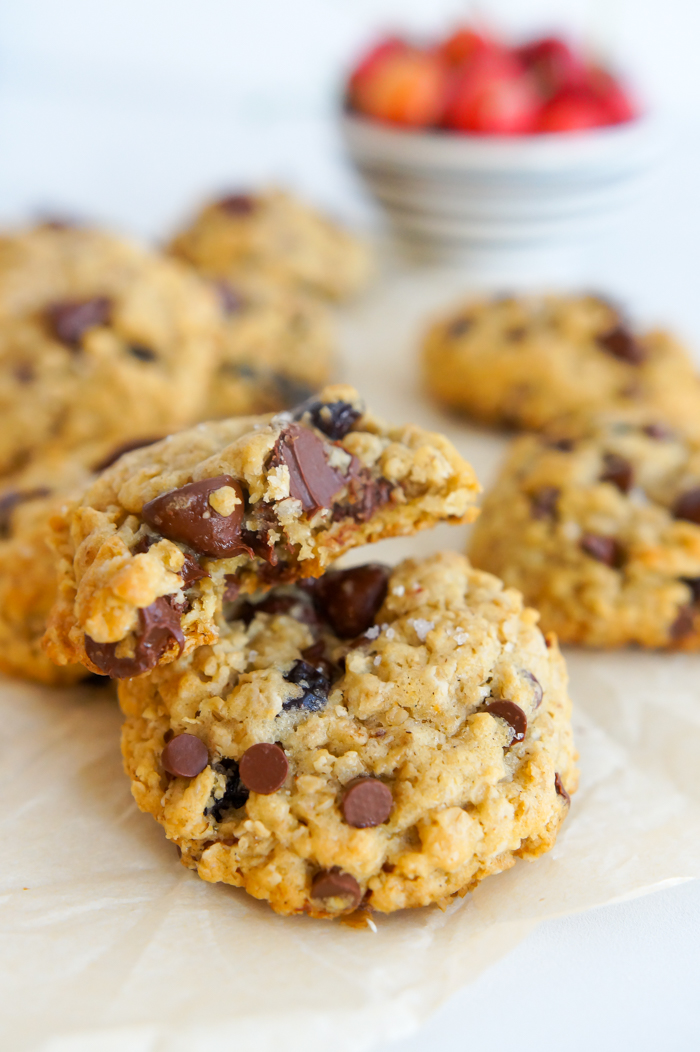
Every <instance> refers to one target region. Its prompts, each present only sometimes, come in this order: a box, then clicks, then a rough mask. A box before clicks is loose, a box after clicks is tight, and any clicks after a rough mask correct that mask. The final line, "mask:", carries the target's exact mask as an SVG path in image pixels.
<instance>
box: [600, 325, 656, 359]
mask: <svg viewBox="0 0 700 1052" xmlns="http://www.w3.org/2000/svg"><path fill="white" fill-rule="evenodd" d="M596 343H597V344H599V346H600V347H602V348H603V350H604V351H607V352H608V354H612V355H613V357H615V358H619V359H620V361H622V362H629V364H630V365H641V363H642V362H643V361H644V359H645V358H646V353H645V351H644V348H643V347H642V345H641V344H640V343H639V341H638V340H637V339H636V338H635V336H634V335H633V333H631V332H630V330H629V329H628V328H627V326H626V325H622V324H618V325H615V326H614V327H613V328H612V329H608V331H607V332H602V333H599V334H598V336H596Z"/></svg>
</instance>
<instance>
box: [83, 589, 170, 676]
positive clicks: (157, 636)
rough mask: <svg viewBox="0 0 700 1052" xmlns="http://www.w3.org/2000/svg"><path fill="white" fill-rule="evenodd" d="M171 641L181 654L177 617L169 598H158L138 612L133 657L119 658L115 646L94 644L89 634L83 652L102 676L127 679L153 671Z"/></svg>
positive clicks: (111, 644) (114, 644)
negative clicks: (175, 644)
mask: <svg viewBox="0 0 700 1052" xmlns="http://www.w3.org/2000/svg"><path fill="white" fill-rule="evenodd" d="M173 639H174V640H175V642H176V643H177V644H178V646H179V648H180V653H182V650H183V647H184V645H185V637H184V635H183V632H182V629H181V628H180V617H179V615H178V613H177V611H175V610H173V608H172V606H171V605H170V603H169V601H168V599H167V598H166V597H165V596H161V597H160V598H159V599H156V600H155V602H153V603H151V605H150V606H147V607H145V608H144V609H142V610H139V633H138V635H137V637H136V640H135V643H134V653H133V656H132V657H118V656H117V654H116V650H117V647H118V645H119V644H118V643H96V642H95V640H94V639H91V638H90V636H88V635H86V636H85V653H86V654H87V656H88V657H89V658H90V661H92V663H93V665H96V666H97V668H99V670H100V671H101V672H104V674H105V676H111V677H112V679H130V678H131V677H132V676H140V675H141V673H142V672H149V671H150V670H151V669H152V668H155V666H156V665H157V664H158V662H159V660H160V658H161V657H162V656H163V654H164V653H165V651H166V650H167V649H168V647H169V646H170V642H171V640H173Z"/></svg>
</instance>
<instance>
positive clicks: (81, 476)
mask: <svg viewBox="0 0 700 1052" xmlns="http://www.w3.org/2000/svg"><path fill="white" fill-rule="evenodd" d="M148 442H149V439H145V440H142V441H135V440H134V441H132V442H130V443H128V446H127V448H128V449H132V448H136V447H137V446H141V445H148ZM126 451H127V449H126V448H125V447H123V446H119V447H116V448H114V447H111V446H109V445H108V444H105V443H95V444H94V445H90V446H86V447H83V448H82V449H80V450H76V451H74V452H73V453H71V454H70V456H67V457H66V456H63V455H61V456H53V457H46V458H44V459H39V460H36V461H33V462H32V463H31V464H30V465H29V466H28V467H26V468H25V469H24V470H23V471H21V472H18V473H17V474H16V475H13V476H8V477H6V478H5V479H3V482H2V486H1V487H0V670H1V671H3V672H5V673H7V674H9V675H11V676H19V677H21V678H22V679H30V680H35V681H37V682H40V683H46V684H48V685H51V686H64V685H68V684H70V683H75V682H76V681H77V680H79V679H83V678H84V677H86V676H88V675H89V672H88V670H87V669H86V668H85V667H84V666H83V665H79V664H71V665H55V664H54V663H53V662H52V661H49V659H48V657H47V656H46V654H45V653H44V651H43V649H42V646H41V638H42V636H43V634H44V632H45V631H46V622H47V618H48V614H49V611H50V610H51V607H52V606H53V604H54V602H55V600H56V596H57V589H58V567H57V565H56V563H57V559H56V553H55V552H54V550H53V548H52V547H51V545H50V544H49V535H50V528H49V522H50V520H51V518H52V517H53V516H54V515H56V514H60V512H61V509H62V508H63V506H64V505H65V503H66V501H67V500H69V499H70V498H71V497H72V496H73V495H75V494H79V493H80V491H81V490H82V489H84V488H85V487H86V486H87V485H88V484H89V483H90V482H91V481H92V480H93V479H94V477H95V473H96V471H98V470H101V469H102V468H103V467H105V466H106V465H107V464H108V463H109V462H110V461H116V460H117V459H118V456H119V455H120V454H122V453H123V452H126Z"/></svg>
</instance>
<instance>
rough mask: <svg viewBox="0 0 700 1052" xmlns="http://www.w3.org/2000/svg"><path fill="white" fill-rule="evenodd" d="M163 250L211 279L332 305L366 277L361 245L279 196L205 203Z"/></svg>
mask: <svg viewBox="0 0 700 1052" xmlns="http://www.w3.org/2000/svg"><path fill="white" fill-rule="evenodd" d="M169 247H170V251H171V252H172V253H173V254H174V255H176V256H179V257H180V258H181V259H184V260H186V261H187V262H188V263H190V264H192V266H194V267H196V269H197V270H199V271H201V272H202V273H204V274H208V275H210V276H213V277H223V278H228V279H230V280H232V281H233V282H234V283H235V281H236V279H237V278H238V277H239V276H240V275H260V276H264V277H268V278H270V279H272V280H274V281H277V282H280V283H281V284H284V285H286V286H288V287H291V288H298V289H302V290H306V291H308V292H312V293H314V294H315V295H317V296H321V297H324V298H327V299H332V300H342V299H346V298H348V297H350V296H352V295H354V294H355V293H356V292H359V291H360V289H361V288H362V286H363V285H364V284H365V283H366V282H367V280H368V278H369V274H370V271H371V258H370V254H369V251H368V249H367V248H366V246H365V245H364V244H362V242H361V241H359V240H358V239H357V238H355V237H354V236H353V235H352V234H350V233H348V232H347V231H346V230H344V229H342V227H340V226H338V225H337V224H336V223H334V222H332V221H331V220H329V219H327V218H326V217H325V216H323V215H321V213H320V212H318V211H316V209H314V208H311V207H310V206H308V205H306V204H304V203H302V202H301V201H299V200H297V199H296V198H295V197H293V196H292V195H291V194H287V193H284V192H283V191H281V190H267V191H265V192H261V193H256V194H253V193H234V194H229V195H228V196H225V197H222V198H220V199H219V200H217V201H212V202H211V203H209V204H207V205H205V207H204V208H203V209H202V210H201V211H200V212H199V214H198V215H197V216H196V217H195V218H194V219H193V221H192V222H191V223H190V224H189V225H188V226H186V227H185V228H184V229H183V230H182V231H181V232H180V233H179V234H177V235H176V236H175V237H174V238H173V240H172V242H171V244H170V246H169Z"/></svg>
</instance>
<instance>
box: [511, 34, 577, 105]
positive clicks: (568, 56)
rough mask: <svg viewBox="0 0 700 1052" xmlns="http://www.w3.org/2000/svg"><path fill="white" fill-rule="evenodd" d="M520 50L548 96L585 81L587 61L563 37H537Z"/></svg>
mask: <svg viewBox="0 0 700 1052" xmlns="http://www.w3.org/2000/svg"><path fill="white" fill-rule="evenodd" d="M517 53H518V55H519V56H520V58H521V59H522V60H523V62H524V63H525V65H526V66H527V67H528V69H529V70H530V71H531V72H532V74H533V76H534V78H535V80H536V82H537V87H538V88H539V90H540V91H541V92H542V95H543V96H544V97H545V99H549V98H551V97H552V95H555V94H556V93H557V92H558V91H561V89H562V88H572V87H578V86H580V85H581V84H583V82H584V80H585V77H586V68H585V66H584V64H583V62H582V61H581V59H580V58H579V57H578V56H577V55H576V54H575V53H574V52H573V51H572V50H571V48H570V47H569V46H568V44H566V43H564V41H563V40H560V39H559V37H543V38H542V39H541V40H534V41H532V43H530V44H524V45H523V46H522V47H520V48H518V52H517Z"/></svg>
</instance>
